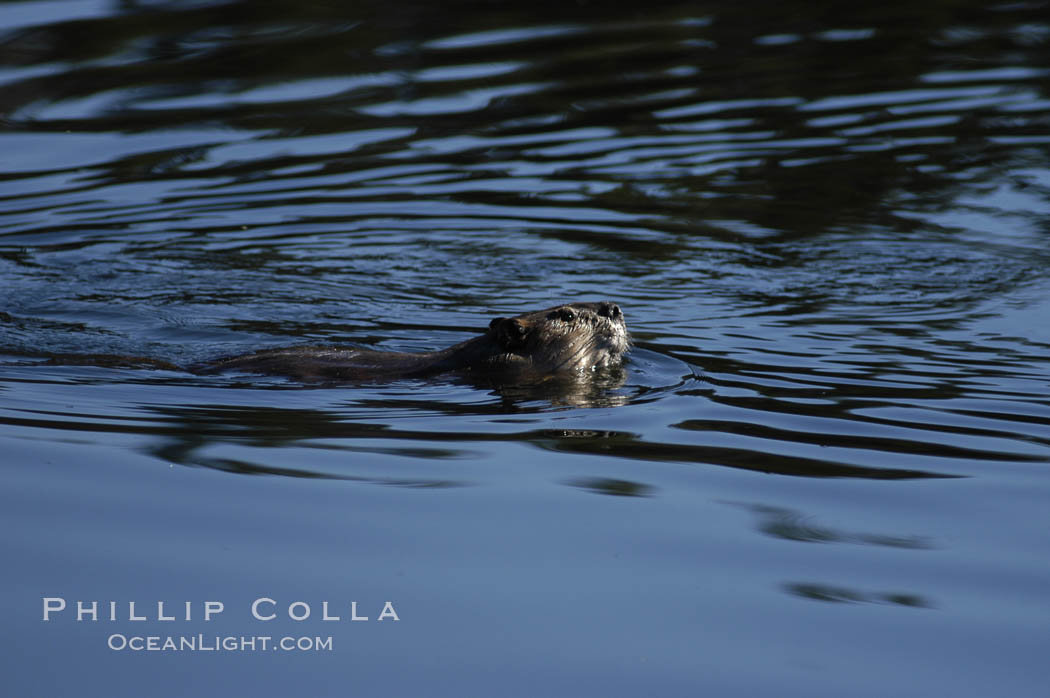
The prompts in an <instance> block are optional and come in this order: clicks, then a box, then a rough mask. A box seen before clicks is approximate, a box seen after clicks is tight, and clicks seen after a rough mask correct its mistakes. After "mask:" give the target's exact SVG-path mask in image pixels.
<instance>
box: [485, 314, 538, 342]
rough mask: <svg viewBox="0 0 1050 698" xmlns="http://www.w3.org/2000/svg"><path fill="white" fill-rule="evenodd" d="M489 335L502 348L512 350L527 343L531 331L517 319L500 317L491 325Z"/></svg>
mask: <svg viewBox="0 0 1050 698" xmlns="http://www.w3.org/2000/svg"><path fill="white" fill-rule="evenodd" d="M489 334H491V335H492V336H493V337H494V338H495V339H496V341H497V342H499V345H500V346H501V347H503V348H504V349H507V350H510V349H513V348H515V347H518V346H520V345H521V344H522V342H524V341H525V337H526V336H527V335H528V334H529V329H528V328H527V327H526V326H525V325H524V324H523V323H522V322H521V321H520V320H518V319H517V318H505V317H498V318H496V319H495V320H493V321H492V322H490V323H489Z"/></svg>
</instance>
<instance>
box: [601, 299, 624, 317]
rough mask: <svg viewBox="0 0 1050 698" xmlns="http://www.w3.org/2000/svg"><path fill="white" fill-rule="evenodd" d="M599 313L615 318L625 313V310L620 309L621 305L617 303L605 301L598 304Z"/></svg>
mask: <svg viewBox="0 0 1050 698" xmlns="http://www.w3.org/2000/svg"><path fill="white" fill-rule="evenodd" d="M598 314H599V315H604V316H605V317H607V318H610V319H612V320H615V319H616V318H618V317H620V316H621V315H623V312H622V311H621V310H620V306H618V305H616V304H615V303H609V302H605V303H602V304H601V305H599V306H598Z"/></svg>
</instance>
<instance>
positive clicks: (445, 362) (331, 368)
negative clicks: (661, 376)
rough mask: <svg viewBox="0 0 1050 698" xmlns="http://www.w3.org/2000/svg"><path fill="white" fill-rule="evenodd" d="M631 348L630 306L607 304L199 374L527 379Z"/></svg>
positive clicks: (598, 363) (235, 363)
mask: <svg viewBox="0 0 1050 698" xmlns="http://www.w3.org/2000/svg"><path fill="white" fill-rule="evenodd" d="M629 348H630V338H629V335H628V333H627V325H626V324H625V322H624V317H623V311H621V310H620V306H618V305H617V304H616V303H611V302H609V301H603V302H600V303H567V304H564V305H557V306H554V307H551V308H547V309H545V310H536V311H533V312H529V313H523V314H521V315H516V316H514V317H509V318H507V317H499V318H496V319H494V320H493V321H492V322H490V323H489V327H488V330H487V331H486V332H485V333H484V334H482V335H481V336H479V337H474V338H473V339H468V340H466V341H464V342H460V343H459V344H455V345H453V346H451V347H448V348H447V349H442V350H439V351H429V352H422V353H407V352H393V351H373V350H368V349H351V348H346V347H339V346H314V345H305V346H293V347H285V348H278V349H263V350H261V351H257V352H254V353H252V354H244V355H240V356H234V357H230V358H226V359H220V360H218V361H213V362H210V363H207V364H205V365H203V366H198V367H197V368H196V370H195V372H197V373H218V372H221V371H244V372H248V373H262V374H271V375H283V376H290V377H293V378H297V379H300V380H304V381H363V380H364V381H367V380H390V379H395V378H410V377H423V376H430V375H435V374H439V373H454V372H455V373H469V374H472V375H476V376H489V377H492V378H494V379H497V380H501V381H513V382H521V381H529V380H540V379H544V378H547V377H550V376H557V375H569V374H580V373H584V372H589V371H592V370H594V369H597V368H601V367H604V366H611V365H614V364H616V363H618V362H619V361H620V360H621V359H622V358H623V356H624V354H625V353H626V352H627V351H628V349H629Z"/></svg>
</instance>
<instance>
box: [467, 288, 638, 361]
mask: <svg viewBox="0 0 1050 698" xmlns="http://www.w3.org/2000/svg"><path fill="white" fill-rule="evenodd" d="M488 337H489V338H490V339H492V340H493V341H495V342H496V343H497V344H498V346H499V348H500V350H501V354H500V355H499V356H498V357H496V358H495V360H494V363H497V364H506V365H508V366H518V367H522V368H529V369H535V370H537V371H540V372H544V373H559V372H564V371H590V370H593V369H595V368H600V367H602V366H608V365H610V364H614V363H616V362H618V361H619V360H620V359H621V358H622V357H623V355H624V354H625V353H626V352H627V350H628V349H629V348H630V339H629V337H628V334H627V325H626V324H625V323H624V319H623V311H621V310H620V306H618V305H616V304H615V303H610V302H608V301H603V302H601V303H569V304H566V305H558V306H555V307H553V308H547V309H546V310H537V311H534V312H531V313H525V314H523V315H518V316H516V317H512V318H496V319H495V320H493V321H492V322H491V323H489V330H488Z"/></svg>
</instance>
